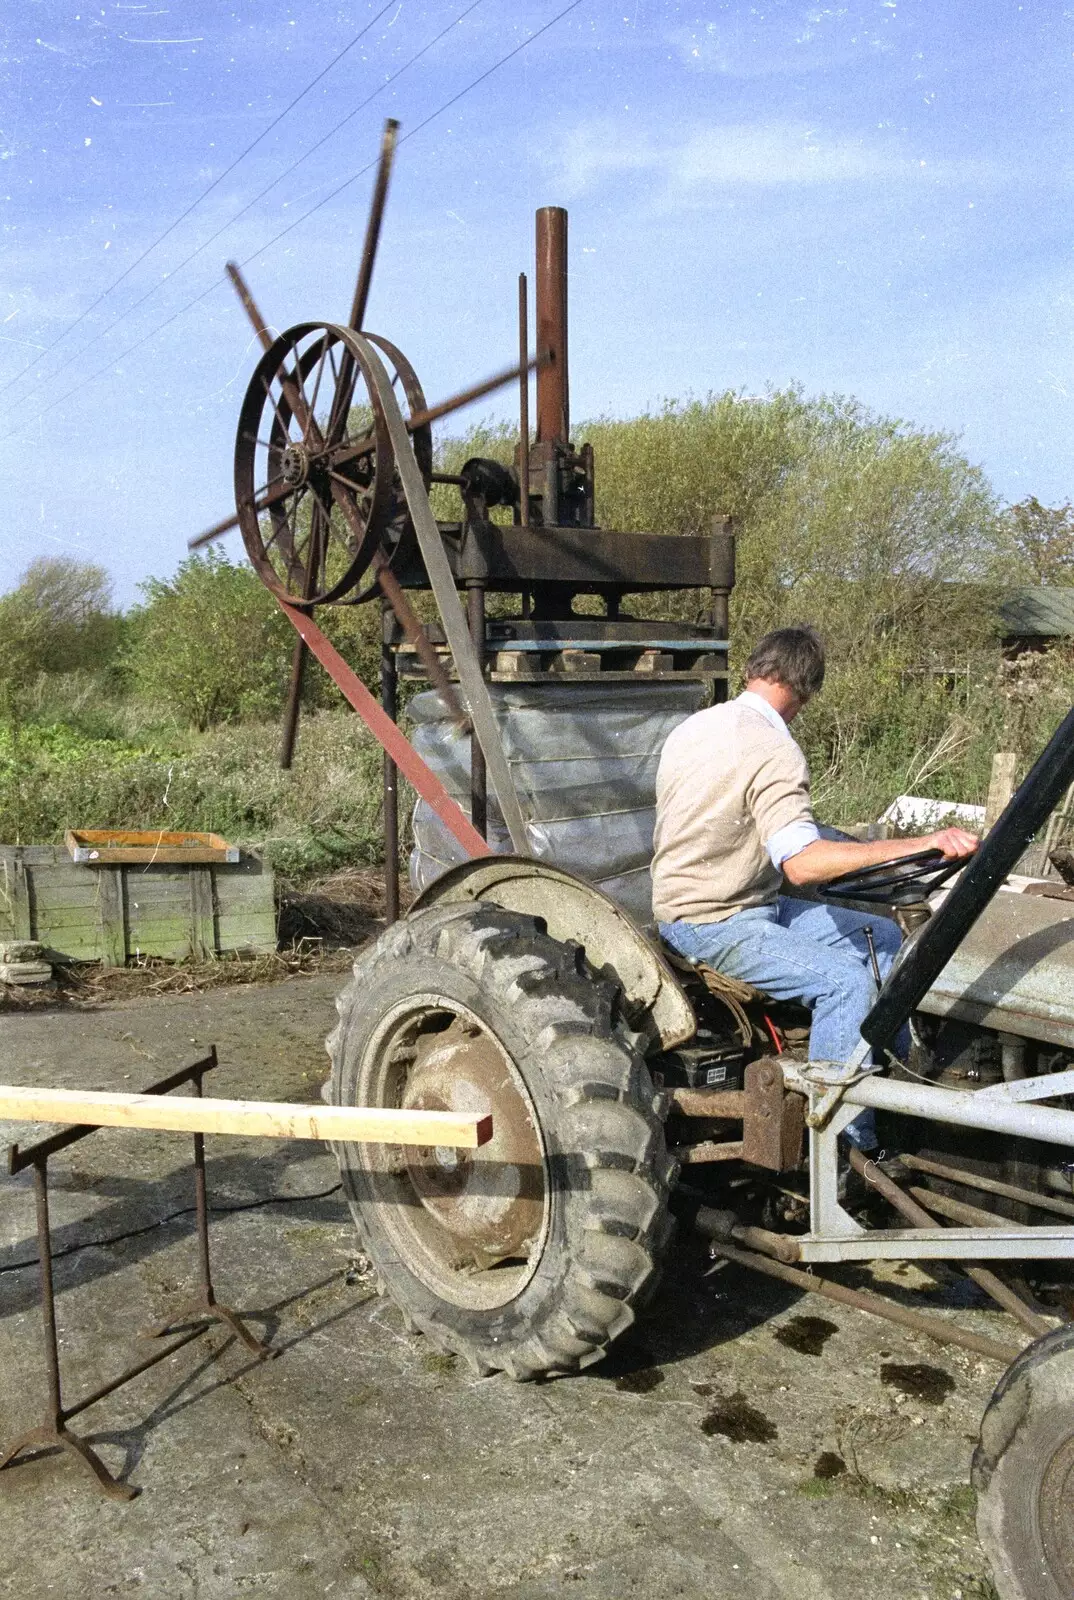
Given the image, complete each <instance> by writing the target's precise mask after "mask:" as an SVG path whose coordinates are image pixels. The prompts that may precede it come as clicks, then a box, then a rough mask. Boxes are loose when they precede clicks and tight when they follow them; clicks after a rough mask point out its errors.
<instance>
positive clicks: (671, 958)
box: [660, 939, 771, 1006]
mask: <svg viewBox="0 0 1074 1600" xmlns="http://www.w3.org/2000/svg"><path fill="white" fill-rule="evenodd" d="M660 953H661V955H662V956H663V957H664V960H665V961H666V962H667V964H668V966H669V967H673V968H674V969H675V971H676V972H683V973H689V974H691V975H692V976H693V977H696V978H700V979H701V982H702V983H703V984H704V985H705V988H706V989H707V990H708V991H709V993H710V994H714V995H716V996H717V997H718V998H719V999H720V1000H733V1001H736V1002H737V1003H738V1004H739V1005H740V1006H748V1005H764V1004H765V1003H768V1004H771V998H770V996H769V995H766V994H765V993H764V992H763V990H761V989H755V988H754V987H753V985H752V983H744V982H743V980H742V979H741V978H732V977H730V976H729V975H728V974H727V973H726V972H720V971H719V970H718V968H716V967H710V966H709V964H708V962H707V961H687V959H686V957H685V956H682V955H680V954H679V952H678V951H677V950H675V949H673V948H672V946H671V945H669V944H665V943H664V941H663V940H662V939H661V941H660Z"/></svg>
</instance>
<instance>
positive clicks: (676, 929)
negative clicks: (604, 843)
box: [652, 627, 977, 1143]
mask: <svg viewBox="0 0 1074 1600" xmlns="http://www.w3.org/2000/svg"><path fill="white" fill-rule="evenodd" d="M823 682H824V644H823V642H822V640H821V638H820V635H819V634H818V633H817V631H816V629H814V628H810V627H791V628H777V629H776V630H775V631H774V632H772V633H768V634H766V635H765V636H764V638H763V639H762V640H761V641H760V643H759V644H758V645H757V646H756V647H755V649H754V651H753V653H752V655H751V656H750V658H749V660H748V661H747V663H746V688H745V691H744V692H743V693H742V694H740V695H739V696H738V698H737V699H735V700H731V701H729V702H727V703H726V704H723V705H716V706H711V707H710V708H709V709H708V710H706V711H698V712H696V713H695V714H694V715H693V716H691V717H687V719H686V720H685V722H682V723H680V724H679V726H678V727H677V728H676V729H675V731H674V732H673V733H672V734H671V736H670V737H669V738H668V740H667V742H666V743H665V745H664V749H663V752H662V753H661V757H660V767H659V770H658V773H657V779H656V832H655V836H654V847H655V853H654V857H653V866H652V876H653V912H654V915H655V917H656V920H657V922H658V923H659V926H660V934H661V937H662V938H663V939H664V940H665V941H666V942H667V943H668V944H669V945H670V946H671V947H672V949H674V950H676V951H678V952H679V954H680V955H682V956H685V957H686V958H687V960H690V961H703V962H705V963H706V964H707V965H709V966H712V967H715V968H716V969H717V970H718V971H720V972H723V973H726V974H727V975H728V976H729V977H733V978H739V979H741V980H742V981H743V982H745V983H749V984H752V985H753V986H754V987H755V988H757V989H760V990H761V991H762V992H763V993H764V994H766V995H770V996H771V997H772V998H773V999H776V1000H794V1001H798V1002H800V1003H802V1004H804V1005H806V1006H808V1007H809V1009H810V1011H811V1012H812V1027H811V1031H810V1036H809V1056H810V1060H812V1061H846V1060H848V1059H849V1058H850V1056H851V1055H852V1053H853V1052H854V1050H855V1049H856V1048H857V1047H858V1046H859V1045H860V1043H861V1035H860V1032H859V1029H860V1027H861V1023H862V1022H863V1021H864V1019H865V1016H866V1014H867V1013H868V1012H869V1010H870V1009H871V1007H872V1005H873V1002H874V1000H875V998H876V984H875V981H874V978H873V973H872V969H871V961H870V956H869V947H868V941H867V940H866V937H865V933H864V930H865V928H866V927H867V926H869V925H870V924H871V925H872V929H873V940H874V944H875V949H876V959H877V964H878V966H879V970H880V975H881V978H885V977H886V976H887V974H888V972H889V971H890V969H891V964H892V961H893V960H894V958H895V953H896V951H897V950H898V948H899V945H900V943H901V935H900V933H899V929H898V927H897V926H896V924H895V923H894V922H893V921H891V919H890V918H888V917H884V916H876V915H874V916H867V915H865V914H863V913H862V912H860V911H851V910H848V909H846V908H844V907H842V906H837V905H832V904H819V903H817V902H815V901H813V900H798V899H792V898H790V897H788V896H787V895H783V894H781V893H780V888H781V885H782V880H783V879H786V880H787V882H788V883H790V884H792V885H793V886H794V887H795V888H801V887H805V886H807V885H811V884H819V883H827V882H829V881H831V880H832V879H834V878H838V877H840V876H842V874H843V873H845V872H852V871H856V870H858V869H860V868H862V867H868V866H873V865H875V864H877V863H879V862H886V861H894V860H896V859H898V858H899V857H900V856H906V855H911V854H913V853H914V852H916V851H920V850H922V849H934V850H939V851H942V853H943V855H944V856H945V857H946V858H947V859H948V860H955V859H961V858H962V857H969V856H971V855H972V854H973V852H974V851H975V850H976V848H977V839H976V838H975V837H974V835H973V834H971V833H967V832H965V831H964V830H963V829H962V828H944V829H941V830H940V831H939V832H938V833H930V834H928V835H926V836H925V837H924V838H919V839H883V840H876V841H874V842H869V843H858V842H857V841H854V840H834V839H825V838H822V837H821V833H820V830H819V828H818V827H817V824H816V822H815V820H814V817H813V812H812V808H811V805H810V797H809V768H808V766H807V765H806V759H805V756H804V755H803V754H802V751H801V750H800V749H799V747H798V745H797V744H796V743H795V741H794V739H793V737H792V736H791V733H790V730H789V726H788V724H790V723H791V722H793V721H794V719H795V717H796V716H797V715H798V713H799V711H801V709H802V707H803V706H804V705H806V703H807V702H808V701H809V700H811V699H812V697H813V695H815V694H816V693H817V692H818V690H819V689H820V687H821V685H822V683H823ZM859 1121H861V1119H859ZM868 1121H869V1122H870V1123H871V1118H870V1119H868ZM848 1132H849V1133H850V1136H851V1137H852V1138H855V1135H857V1137H856V1139H855V1142H862V1143H869V1142H871V1141H870V1140H869V1138H868V1133H867V1129H866V1127H865V1126H856V1127H852V1129H851V1130H848Z"/></svg>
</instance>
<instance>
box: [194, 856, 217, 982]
mask: <svg viewBox="0 0 1074 1600" xmlns="http://www.w3.org/2000/svg"><path fill="white" fill-rule="evenodd" d="M190 950H191V954H192V955H193V956H194V958H195V960H197V961H209V960H211V959H212V957H213V956H214V955H215V954H216V919H215V917H214V915H213V879H212V870H211V868H209V867H195V868H194V869H193V870H192V871H191V873H190Z"/></svg>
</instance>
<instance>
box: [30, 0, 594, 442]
mask: <svg viewBox="0 0 1074 1600" xmlns="http://www.w3.org/2000/svg"><path fill="white" fill-rule="evenodd" d="M581 4H582V0H571V3H570V5H567V6H564V7H563V9H562V10H561V11H557V12H556V14H555V16H554V17H551V18H550V19H549V20H548V21H547V22H546V23H544V24H543V25H542V26H541V27H540V28H538V29H537V30H536V32H535V33H531V34H530V35H529V37H528V38H526V39H523V41H522V43H521V44H517V45H515V47H514V49H513V50H509V51H508V52H507V54H506V55H503V56H501V57H500V59H499V60H498V61H494V62H493V64H492V66H491V67H486V69H485V71H484V72H482V73H479V74H478V76H477V77H476V78H474V79H472V80H471V82H470V83H468V84H467V85H466V86H465V88H463V89H460V90H459V91H458V93H457V94H453V95H452V96H451V98H450V99H449V100H445V101H444V103H443V104H442V105H440V106H438V107H437V109H436V110H435V111H432V112H430V113H429V115H428V116H427V117H425V118H424V120H423V121H421V122H419V123H418V124H417V126H416V127H414V128H412V129H411V130H410V132H409V133H406V134H404V135H403V137H402V138H401V139H400V140H399V143H400V144H405V143H406V141H407V140H408V139H413V138H415V137H416V136H417V135H418V134H419V133H421V132H422V130H423V129H424V128H427V127H428V126H429V124H430V123H431V122H435V121H436V119H437V118H438V117H442V116H443V115H444V113H445V111H449V110H450V109H451V107H452V106H454V105H457V104H458V103H459V101H460V100H462V99H463V98H464V96H466V95H468V94H470V92H471V91H472V90H474V89H476V88H477V87H478V86H479V85H480V84H482V83H484V82H486V80H487V79H489V78H491V76H492V74H493V73H494V72H498V71H499V70H500V68H501V67H504V66H506V65H507V63H508V62H509V61H512V60H513V59H514V57H515V56H517V55H519V54H521V52H522V51H523V50H526V49H528V48H529V46H530V45H531V44H533V43H535V41H536V40H537V39H539V38H540V37H541V35H542V34H545V33H547V32H548V30H549V29H550V28H554V27H555V25H556V23H557V22H562V20H563V18H564V17H566V16H568V15H569V14H570V13H571V12H572V11H576V10H577V9H578V7H579V6H580V5H581ZM376 165H377V163H376V161H369V162H367V163H366V165H365V166H364V167H361V168H359V170H358V171H357V172H353V173H352V174H351V176H350V177H349V178H346V179H344V181H343V182H342V183H341V184H339V185H338V187H337V188H335V189H333V190H332V191H331V193H329V194H326V195H325V196H324V197H323V198H322V199H320V200H318V201H317V203H316V204H315V205H312V206H311V207H310V208H309V210H308V211H304V212H303V213H302V215H301V216H300V217H296V218H295V220H294V222H291V223H289V224H288V225H287V227H286V228H281V230H280V232H279V233H277V234H274V235H273V237H272V238H271V239H269V240H268V242H267V243H266V244H263V245H259V246H258V248H257V249H256V250H254V251H253V252H252V254H250V255H248V256H246V257H245V258H244V259H243V260H242V261H241V262H239V266H240V267H246V266H249V264H250V262H251V261H256V260H257V259H258V258H259V257H260V256H263V255H264V254H265V253H266V251H268V250H271V249H272V248H273V246H274V245H277V244H279V242H280V240H281V239H284V238H286V236H287V235H288V234H289V233H291V232H293V231H294V229H295V228H297V227H300V226H301V224H302V223H303V222H305V221H307V220H308V218H310V217H312V216H313V214H314V212H316V211H320V209H321V207H322V206H326V205H328V204H329V202H330V201H332V200H335V199H336V198H337V197H338V196H339V195H341V194H342V193H343V191H344V190H345V189H349V188H350V186H351V184H352V183H357V181H358V179H359V178H363V177H365V175H366V173H367V172H372V171H373V169H374V167H375V166H376ZM222 287H223V280H222V279H221V280H218V281H216V282H214V283H211V284H210V285H209V287H208V288H207V289H203V290H202V292H201V293H200V294H198V295H195V296H194V298H193V299H192V300H188V301H187V302H186V304H185V305H182V306H180V307H179V309H178V311H173V312H172V314H171V316H170V317H166V318H165V319H164V321H163V322H159V323H158V324H157V326H156V327H155V328H151V329H150V331H149V332H148V333H146V334H143V335H142V337H141V338H140V339H136V340H135V342H134V343H133V344H131V345H128V346H127V348H126V349H125V350H123V351H121V352H120V354H119V355H118V356H115V357H114V358H113V359H112V360H111V361H108V362H106V363H105V365H104V366H103V367H98V368H97V370H96V372H91V373H90V375H89V377H88V378H83V380H82V382H81V383H77V384H75V386H74V388H72V389H68V390H67V391H66V392H65V393H64V394H62V395H59V396H58V397H57V398H56V399H55V400H52V401H50V402H49V404H48V405H47V406H45V407H43V408H42V410H40V411H38V412H37V413H36V415H34V416H32V417H29V418H28V419H27V420H26V421H25V422H24V423H22V424H21V426H19V427H18V428H14V429H12V430H11V431H10V432H9V433H8V435H7V437H8V438H9V439H12V438H15V437H16V436H17V435H18V434H20V433H22V432H24V431H25V429H26V428H28V427H30V426H31V425H32V424H33V423H36V422H40V421H41V419H42V417H46V416H47V415H48V414H49V412H50V411H54V410H55V409H56V407H57V406H60V405H63V403H64V402H65V401H66V400H70V399H71V398H72V396H73V395H76V394H80V393H81V391H82V390H83V389H85V388H87V387H88V385H89V384H91V383H94V382H96V380H97V379H98V378H100V377H102V376H103V375H104V374H105V373H106V372H111V371H112V369H113V367H115V366H117V365H118V363H119V362H120V361H125V360H126V359H127V357H128V356H129V355H133V354H134V352H135V351H136V350H140V349H141V347H142V345H144V344H148V343H149V341H150V339H154V338H155V337H156V336H157V334H158V333H163V331H164V329H165V328H168V327H170V326H171V324H172V323H173V322H176V321H178V319H179V318H180V317H182V316H185V315H186V313H187V312H188V311H192V310H193V308H194V307H195V306H196V305H200V304H201V302H202V301H203V300H207V299H208V297H209V296H210V295H211V294H215V293H216V291H217V290H218V289H220V288H222Z"/></svg>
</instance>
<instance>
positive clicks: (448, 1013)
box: [329, 904, 673, 1378]
mask: <svg viewBox="0 0 1074 1600" xmlns="http://www.w3.org/2000/svg"><path fill="white" fill-rule="evenodd" d="M620 1003H621V996H620V993H619V991H618V989H617V987H616V986H615V984H614V983H610V982H608V981H607V980H605V979H603V978H601V977H600V976H598V975H597V974H596V973H595V972H594V971H593V970H592V969H591V968H590V967H589V966H588V964H587V963H586V962H585V958H584V956H583V954H582V952H581V950H580V949H579V948H578V947H576V946H573V945H566V944H560V943H558V942H557V941H555V940H553V939H550V938H549V937H548V935H547V934H545V933H544V932H543V929H542V927H541V926H540V924H538V923H537V922H536V921H535V920H534V918H532V917H527V916H523V915H521V914H519V913H515V912H510V911H504V910H501V909H500V908H499V907H494V906H488V905H480V904H478V905H469V906H459V905H450V906H432V907H429V908H428V909H426V910H424V911H419V912H417V913H415V914H414V915H413V916H411V917H410V918H408V919H407V920H406V921H404V922H402V923H398V924H397V925H396V926H395V927H394V928H391V929H390V930H389V931H388V932H387V933H386V934H384V935H383V937H382V938H381V939H380V940H379V942H378V943H377V945H376V946H375V947H374V949H373V950H372V951H370V952H369V953H368V954H367V955H365V956H363V957H362V958H360V960H359V961H358V962H357V963H356V965H355V976H354V981H353V983H352V984H351V986H350V987H349V989H347V990H346V991H345V992H344V994H342V995H341V996H340V998H339V1001H338V1002H337V1006H338V1009H339V1012H340V1023H339V1026H338V1027H337V1029H336V1030H335V1032H334V1034H333V1035H332V1037H331V1039H330V1040H329V1049H330V1051H331V1054H332V1061H333V1071H332V1080H331V1096H332V1100H333V1102H334V1103H335V1104H340V1105H378V1106H405V1107H408V1108H414V1109H424V1110H446V1109H452V1110H463V1109H465V1110H468V1111H471V1110H475V1111H481V1112H482V1113H483V1114H487V1113H491V1115H492V1122H493V1137H492V1140H491V1142H490V1143H489V1144H487V1145H483V1146H482V1147H481V1149H479V1150H476V1151H465V1152H464V1151H456V1150H454V1149H450V1150H449V1149H435V1150H433V1149H425V1150H420V1149H409V1148H403V1147H391V1146H388V1147H385V1146H376V1145H368V1146H365V1145H346V1146H343V1147H341V1149H340V1150H339V1151H338V1154H339V1157H340V1163H341V1169H342V1173H343V1179H344V1186H345V1189H346V1192H347V1195H348V1198H349V1200H350V1202H351V1209H352V1211H353V1213H354V1216H355V1220H356V1222H357V1224H358V1227H359V1229H360V1231H361V1235H362V1240H363V1244H364V1247H365V1249H366V1251H367V1252H368V1254H369V1256H370V1258H371V1259H372V1261H373V1264H374V1266H375V1267H376V1269H377V1271H378V1274H379V1279H380V1283H381V1286H382V1288H383V1289H384V1290H385V1291H386V1292H387V1293H388V1294H390V1295H391V1297H392V1298H393V1299H394V1300H395V1301H396V1302H397V1304H398V1305H399V1306H400V1307H401V1309H402V1310H403V1312H404V1315H405V1317H406V1318H407V1320H408V1322H409V1323H410V1325H411V1326H414V1327H417V1328H418V1329H419V1330H420V1331H422V1332H423V1333H425V1334H427V1335H428V1336H429V1337H430V1338H431V1339H432V1340H433V1342H434V1343H435V1344H436V1345H437V1346H438V1347H439V1348H441V1349H444V1350H451V1351H454V1352H456V1353H458V1354H460V1355H462V1356H463V1357H464V1358H465V1359H466V1360H467V1361H468V1362H469V1363H470V1365H471V1366H472V1367H473V1368H474V1370H475V1371H478V1372H489V1371H493V1370H495V1369H502V1370H504V1371H506V1372H508V1373H509V1374H510V1375H511V1376H512V1377H515V1378H530V1377H534V1376H535V1375H537V1374H538V1373H542V1372H566V1371H572V1370H575V1369H577V1368H579V1367H583V1366H586V1365H588V1363H589V1362H591V1361H595V1360H597V1359H598V1358H599V1356H600V1355H601V1354H602V1353H603V1351H604V1350H605V1348H606V1347H607V1346H608V1344H610V1342H611V1341H612V1340H613V1339H614V1338H616V1337H617V1336H618V1335H619V1334H620V1333H622V1332H623V1331H624V1330H625V1329H626V1328H628V1327H629V1326H630V1325H631V1323H632V1322H633V1320H634V1316H635V1313H636V1310H637V1308H638V1306H639V1305H640V1304H642V1303H643V1301H644V1299H645V1298H646V1297H647V1295H648V1294H649V1292H650V1291H651V1289H652V1288H653V1286H654V1285H655V1282H656V1279H657V1276H658V1271H659V1262H660V1258H661V1256H662V1253H663V1249H664V1246H665V1244H666V1242H667V1239H668V1236H669V1234H670V1222H669V1218H668V1210H667V1200H668V1192H669V1188H670V1184H671V1181H672V1174H673V1162H672V1161H671V1160H670V1158H669V1157H668V1154H667V1151H666V1148H665V1144H664V1131H663V1125H662V1123H661V1121H660V1119H659V1117H658V1116H657V1115H656V1114H655V1111H654V1109H653V1087H652V1083H651V1080H650V1078H649V1074H648V1071H647V1070H646V1067H645V1063H644V1060H643V1058H642V1056H641V1054H640V1053H639V1048H638V1046H639V1042H640V1041H639V1040H638V1039H637V1037H636V1036H635V1035H634V1034H633V1033H632V1032H631V1031H630V1029H629V1027H628V1026H627V1024H626V1022H625V1020H624V1019H623V1018H622V1017H621V1015H620Z"/></svg>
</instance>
